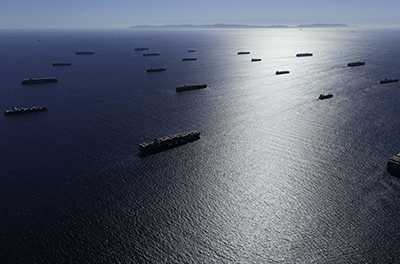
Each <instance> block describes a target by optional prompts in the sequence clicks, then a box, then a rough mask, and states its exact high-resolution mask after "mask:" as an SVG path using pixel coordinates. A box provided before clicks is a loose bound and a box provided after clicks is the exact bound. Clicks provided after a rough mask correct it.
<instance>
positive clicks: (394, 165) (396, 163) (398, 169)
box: [386, 153, 400, 176]
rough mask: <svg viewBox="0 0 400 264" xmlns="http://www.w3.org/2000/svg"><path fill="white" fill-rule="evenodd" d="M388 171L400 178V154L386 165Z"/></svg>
mask: <svg viewBox="0 0 400 264" xmlns="http://www.w3.org/2000/svg"><path fill="white" fill-rule="evenodd" d="M386 170H387V172H389V173H390V174H392V175H393V176H400V153H397V154H396V155H393V156H392V157H391V158H390V159H389V161H388V163H387V164H386Z"/></svg>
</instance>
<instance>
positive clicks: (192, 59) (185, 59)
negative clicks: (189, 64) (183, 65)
mask: <svg viewBox="0 0 400 264" xmlns="http://www.w3.org/2000/svg"><path fill="white" fill-rule="evenodd" d="M195 60H197V58H184V59H182V61H195Z"/></svg>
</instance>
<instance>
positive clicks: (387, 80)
mask: <svg viewBox="0 0 400 264" xmlns="http://www.w3.org/2000/svg"><path fill="white" fill-rule="evenodd" d="M398 81H399V79H383V80H382V81H381V84H385V83H392V82H398Z"/></svg>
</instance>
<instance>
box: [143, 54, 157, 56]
mask: <svg viewBox="0 0 400 264" xmlns="http://www.w3.org/2000/svg"><path fill="white" fill-rule="evenodd" d="M143 56H160V54H159V53H143Z"/></svg>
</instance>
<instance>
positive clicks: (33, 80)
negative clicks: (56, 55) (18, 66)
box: [22, 78, 58, 84]
mask: <svg viewBox="0 0 400 264" xmlns="http://www.w3.org/2000/svg"><path fill="white" fill-rule="evenodd" d="M51 82H58V79H57V78H30V79H24V80H22V84H36V83H51Z"/></svg>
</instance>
